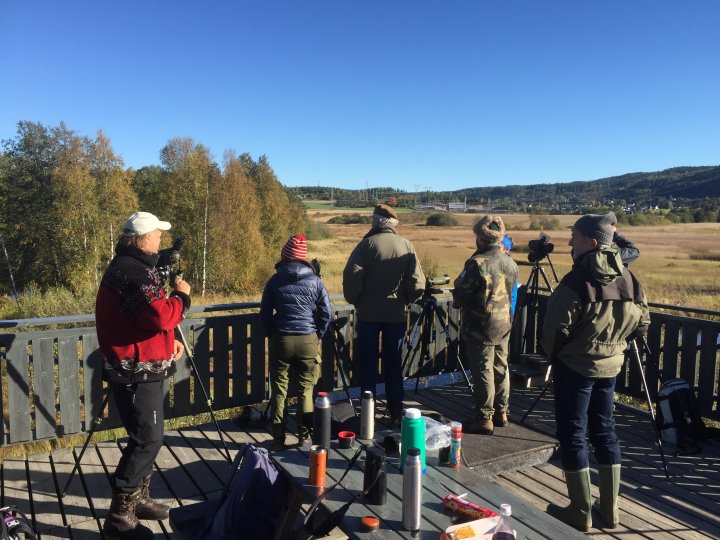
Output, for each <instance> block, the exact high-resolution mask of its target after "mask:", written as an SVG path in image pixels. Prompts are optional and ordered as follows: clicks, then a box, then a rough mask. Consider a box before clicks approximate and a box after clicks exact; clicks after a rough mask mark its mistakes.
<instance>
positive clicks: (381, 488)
mask: <svg viewBox="0 0 720 540" xmlns="http://www.w3.org/2000/svg"><path fill="white" fill-rule="evenodd" d="M376 478H377V480H376ZM373 481H374V482H375V483H373ZM368 488H370V491H368ZM363 491H367V495H366V498H367V499H368V501H369V502H370V503H371V504H385V501H386V500H387V473H386V472H385V452H383V451H382V450H381V449H380V448H375V447H372V446H371V447H370V448H368V449H367V452H366V453H365V476H364V477H363Z"/></svg>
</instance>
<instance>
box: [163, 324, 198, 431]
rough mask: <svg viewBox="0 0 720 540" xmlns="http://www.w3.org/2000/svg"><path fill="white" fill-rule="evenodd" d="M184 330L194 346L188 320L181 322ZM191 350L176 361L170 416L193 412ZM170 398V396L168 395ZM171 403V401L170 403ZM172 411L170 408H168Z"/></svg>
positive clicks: (183, 332) (185, 414) (181, 327)
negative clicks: (191, 398)
mask: <svg viewBox="0 0 720 540" xmlns="http://www.w3.org/2000/svg"><path fill="white" fill-rule="evenodd" d="M179 328H180V329H181V330H182V334H183V336H185V339H186V340H187V341H188V345H189V346H190V347H192V345H191V343H190V337H191V335H192V326H191V325H190V323H188V322H187V321H184V322H182V323H181V324H180V327H179ZM189 354H190V351H185V354H183V357H182V358H180V359H179V360H177V361H176V362H175V368H176V371H175V374H174V375H173V376H172V380H173V384H172V388H173V390H172V398H173V406H172V412H171V414H170V416H169V418H170V417H176V418H177V417H181V416H187V415H189V414H191V413H192V402H191V400H190V378H191V372H190V365H191V364H190V360H189V356H188V355H189ZM168 399H169V397H168ZM168 405H169V403H168ZM166 410H168V412H170V409H166Z"/></svg>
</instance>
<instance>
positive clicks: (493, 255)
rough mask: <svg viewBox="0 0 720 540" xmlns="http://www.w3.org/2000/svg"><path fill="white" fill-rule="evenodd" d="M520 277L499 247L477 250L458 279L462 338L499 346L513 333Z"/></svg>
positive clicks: (456, 302)
mask: <svg viewBox="0 0 720 540" xmlns="http://www.w3.org/2000/svg"><path fill="white" fill-rule="evenodd" d="M517 277H518V269H517V265H516V264H515V261H513V260H512V259H511V258H510V257H508V256H506V255H505V254H504V253H503V252H502V251H501V250H500V246H499V245H498V244H491V245H490V246H488V247H487V248H485V249H484V250H483V251H480V250H478V251H476V252H475V253H473V256H472V257H470V258H469V259H468V260H467V261H466V262H465V268H464V270H463V271H462V273H461V274H460V275H459V276H458V278H457V279H456V280H455V289H454V290H453V305H454V306H455V307H457V308H461V309H462V323H461V330H460V332H461V336H462V338H463V339H471V340H473V341H475V342H480V343H484V344H487V345H498V344H500V343H501V342H502V340H503V339H504V338H505V336H506V335H507V334H508V332H509V331H510V326H511V323H512V319H511V316H510V303H511V302H512V290H513V285H514V284H515V280H517Z"/></svg>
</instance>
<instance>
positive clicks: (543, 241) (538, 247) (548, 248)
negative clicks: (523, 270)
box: [528, 233, 555, 263]
mask: <svg viewBox="0 0 720 540" xmlns="http://www.w3.org/2000/svg"><path fill="white" fill-rule="evenodd" d="M528 247H529V248H530V253H528V261H530V262H531V263H535V262H538V261H541V260H542V259H544V258H545V257H547V256H548V255H550V254H551V253H552V252H553V250H554V249H555V244H553V243H552V242H551V241H550V237H549V236H548V235H547V234H545V233H540V237H539V238H537V239H535V240H530V242H528Z"/></svg>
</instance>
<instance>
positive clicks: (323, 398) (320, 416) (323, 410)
mask: <svg viewBox="0 0 720 540" xmlns="http://www.w3.org/2000/svg"><path fill="white" fill-rule="evenodd" d="M312 439H313V443H314V444H316V445H318V446H324V447H325V448H326V449H327V450H328V451H329V450H330V400H329V399H328V395H327V392H318V393H317V397H316V398H315V410H314V411H313V437H312Z"/></svg>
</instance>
